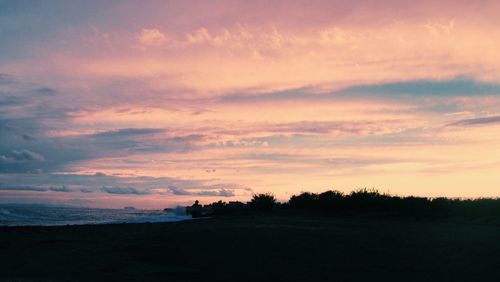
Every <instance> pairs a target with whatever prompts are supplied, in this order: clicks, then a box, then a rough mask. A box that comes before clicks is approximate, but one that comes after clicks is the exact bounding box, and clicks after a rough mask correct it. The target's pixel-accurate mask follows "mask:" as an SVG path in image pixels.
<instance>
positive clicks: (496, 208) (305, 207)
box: [187, 189, 500, 218]
mask: <svg viewBox="0 0 500 282" xmlns="http://www.w3.org/2000/svg"><path fill="white" fill-rule="evenodd" d="M187 211H188V213H190V214H192V215H193V216H194V217H197V216H206V215H215V216H218V215H242V214H255V213H256V212H258V213H271V212H277V213H285V214H286V213H287V212H288V213H293V214H297V213H299V214H324V215H335V214H339V215H351V214H372V215H410V216H415V217H435V216H441V217H442V216H462V217H470V218H473V217H500V199H498V198H479V199H452V198H443V197H440V198H426V197H414V196H410V197H400V196H394V195H389V194H386V193H380V192H379V191H377V190H374V189H359V190H355V191H352V192H351V193H348V194H346V193H342V192H340V191H334V190H329V191H325V192H323V193H319V194H318V193H311V192H303V193H301V194H299V195H293V196H292V197H291V198H290V199H289V201H288V202H285V203H279V202H277V200H276V198H275V197H274V195H273V194H271V193H263V194H255V195H253V197H252V199H251V201H250V202H248V203H246V204H245V203H242V202H229V203H226V202H223V201H218V202H215V203H212V204H209V205H204V206H201V205H199V203H198V202H196V203H195V204H194V205H193V206H191V207H188V209H187Z"/></svg>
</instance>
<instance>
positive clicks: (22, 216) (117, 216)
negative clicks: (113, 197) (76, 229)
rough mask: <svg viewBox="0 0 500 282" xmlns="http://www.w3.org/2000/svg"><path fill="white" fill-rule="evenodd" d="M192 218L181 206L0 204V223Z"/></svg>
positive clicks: (148, 220)
mask: <svg viewBox="0 0 500 282" xmlns="http://www.w3.org/2000/svg"><path fill="white" fill-rule="evenodd" d="M189 219H192V218H191V216H190V215H186V213H185V210H184V209H183V208H181V207H178V208H175V209H171V210H167V211H164V210H141V209H134V208H127V209H96V208H82V207H68V206H62V207H61V206H46V205H25V204H0V226H58V225H84V224H119V223H146V222H174V221H182V220H189Z"/></svg>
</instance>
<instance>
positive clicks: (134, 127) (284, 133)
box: [0, 0, 500, 208]
mask: <svg viewBox="0 0 500 282" xmlns="http://www.w3.org/2000/svg"><path fill="white" fill-rule="evenodd" d="M416 2H418V3H416ZM499 11H500V2H499V1H458V0H454V1H406V0H398V1H395V0H394V1H392V0H386V1H380V0H377V1H375V0H373V1H310V0H309V1H90V0H86V1H17V0H16V1H9V0H0V203H51V204H71V205H80V206H91V207H123V206H136V207H142V208H163V207H167V206H174V205H177V204H190V203H192V202H193V201H194V200H195V199H198V200H200V201H201V202H202V203H208V202H212V201H216V200H223V201H235V200H240V201H247V200H249V199H250V197H251V195H252V194H253V193H259V192H272V193H274V194H275V195H276V197H277V198H278V199H280V200H286V199H288V198H289V197H290V196H291V195H293V194H297V193H300V192H301V191H312V192H321V191H325V190H328V189H336V190H339V191H343V192H349V191H351V190H354V189H357V188H362V187H367V188H372V187H374V188H376V189H378V190H380V191H381V192H389V193H392V194H397V195H418V196H430V197H435V196H448V197H497V196H500V17H499V16H498V12H499Z"/></svg>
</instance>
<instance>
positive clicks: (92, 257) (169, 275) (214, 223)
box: [0, 215, 500, 281]
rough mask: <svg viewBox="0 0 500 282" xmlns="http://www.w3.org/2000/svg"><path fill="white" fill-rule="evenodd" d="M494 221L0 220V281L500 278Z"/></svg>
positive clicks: (499, 228)
mask: <svg viewBox="0 0 500 282" xmlns="http://www.w3.org/2000/svg"><path fill="white" fill-rule="evenodd" d="M499 238H500V224H499V223H498V222H490V223H488V224H485V223H481V221H477V220H476V221H471V220H466V219H452V218H448V219H439V220H417V219H409V218H407V217H406V218H405V217H363V216H350V217H339V216H329V217H311V216H298V215H297V216H278V215H268V216H264V215H262V216H239V217H217V218H211V219H198V220H192V221H185V222H175V223H156V224H151V223H147V224H116V225H85V226H63V227H4V228H0V270H1V271H0V280H1V281H104V280H106V281H498V277H500V256H499V254H500V240H499Z"/></svg>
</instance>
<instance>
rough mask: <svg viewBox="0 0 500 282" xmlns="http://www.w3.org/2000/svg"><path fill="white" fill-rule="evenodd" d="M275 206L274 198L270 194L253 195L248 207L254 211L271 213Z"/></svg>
mask: <svg viewBox="0 0 500 282" xmlns="http://www.w3.org/2000/svg"><path fill="white" fill-rule="evenodd" d="M275 206H276V198H275V197H274V195H273V194H271V193H264V194H254V195H253V197H252V201H250V207H251V208H252V209H253V210H255V211H264V212H269V211H272V210H273V209H274V208H275Z"/></svg>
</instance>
